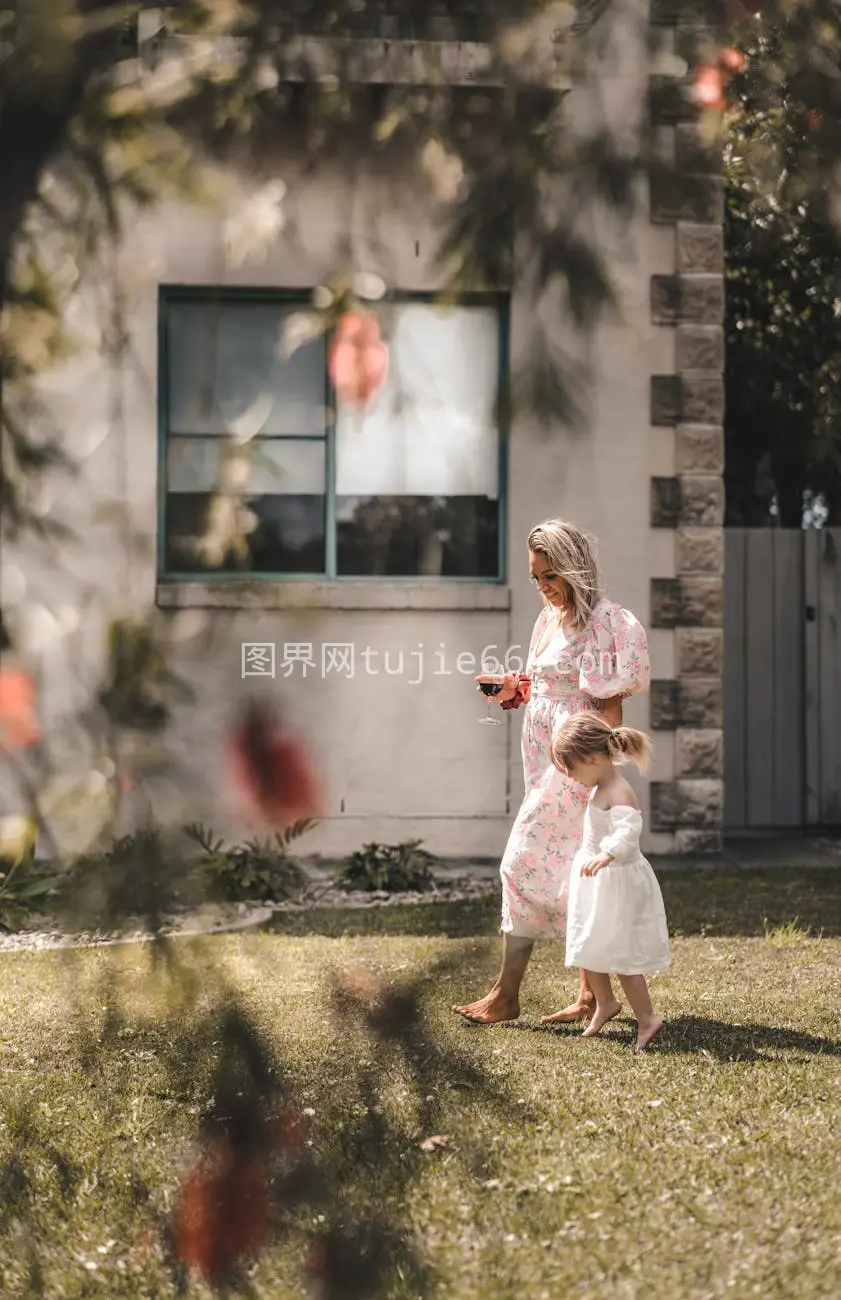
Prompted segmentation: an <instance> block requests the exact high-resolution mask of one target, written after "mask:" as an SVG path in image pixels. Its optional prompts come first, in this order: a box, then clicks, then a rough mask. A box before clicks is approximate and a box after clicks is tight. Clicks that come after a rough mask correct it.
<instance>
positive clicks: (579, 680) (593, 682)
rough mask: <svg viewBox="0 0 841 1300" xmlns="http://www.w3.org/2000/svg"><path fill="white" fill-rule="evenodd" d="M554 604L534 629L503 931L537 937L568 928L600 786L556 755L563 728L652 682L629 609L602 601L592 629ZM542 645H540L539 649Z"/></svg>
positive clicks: (505, 872)
mask: <svg viewBox="0 0 841 1300" xmlns="http://www.w3.org/2000/svg"><path fill="white" fill-rule="evenodd" d="M549 619H550V614H549V611H548V609H544V610H543V612H542V613H541V614H540V616H539V617H538V620H537V622H536V624H535V627H534V632H533V633H532V639H531V645H530V647H529V657H528V662H527V664H526V673H527V674H528V676H529V677H530V678H531V684H532V685H531V698H530V700H529V703H528V704H527V706H526V713H525V718H524V719H523V734H522V753H523V772H524V775H525V786H526V791H525V798H524V799H523V802H522V805H521V807H520V811H519V812H518V814H517V818H516V821H515V822H514V826H513V827H512V830H511V834H510V836H509V839H508V845H507V847H506V849H505V853H504V855H503V858H502V864H501V866H500V876H501V877H502V931H503V933H506V934H512V935H517V936H520V937H522V938H528V939H560V938H563V937H564V935H565V932H566V912H567V897H568V891H569V879H570V871H571V867H572V859H573V858H574V856H575V854H576V852H577V851H578V849H579V848H580V847H581V840H582V835H583V832H584V814H585V811H586V808H587V801H588V799H589V796H590V791H589V790H588V789H586V787H585V786H583V785H579V784H578V782H577V781H571V780H570V779H569V777H567V776H564V775H563V774H562V773H561V772H559V771H558V770H557V768H556V767H555V766H554V764H553V763H552V758H551V743H552V736H553V734H554V732H555V730H556V729H557V728H558V727H559V726H560V725H561V724H562V723H563V722H565V721H566V719H567V718H568V717H569V716H570V715H571V714H573V713H580V712H581V711H582V710H583V709H592V708H595V707H596V705H595V704H594V701H595V700H607V699H611V698H612V697H613V696H617V695H621V696H623V697H628V696H630V695H636V694H638V693H639V692H641V691H645V690H647V689H648V686H649V683H650V680H651V664H650V661H649V656H648V638H647V637H646V634H645V631H644V629H643V627H642V625H641V624H640V623H639V622H638V621H637V619H636V618H634V616H633V614H631V613H629V611H628V610H626V609H622V608H621V606H619V605H616V604H614V602H613V601H610V600H607V599H604V598H603V599H602V600H600V601H599V602H598V604H597V605H596V607H595V609H594V610H593V613H592V614H591V616H590V622H589V624H588V626H587V628H586V629H585V630H584V631H583V632H580V633H579V632H567V631H565V630H564V629H562V628H560V627H558V629H557V631H556V632H555V634H554V636H552V637H551V638H550V640H549V642H548V644H546V645H544V646H542V647H541V641H542V640H544V639H545V636H544V634H545V633H547V631H548V627H549ZM538 650H539V653H538Z"/></svg>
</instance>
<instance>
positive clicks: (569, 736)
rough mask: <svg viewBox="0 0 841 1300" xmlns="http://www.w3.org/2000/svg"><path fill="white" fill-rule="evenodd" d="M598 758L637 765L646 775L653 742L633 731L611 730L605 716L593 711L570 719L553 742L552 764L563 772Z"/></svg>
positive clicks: (621, 728)
mask: <svg viewBox="0 0 841 1300" xmlns="http://www.w3.org/2000/svg"><path fill="white" fill-rule="evenodd" d="M598 755H604V756H605V757H606V758H609V759H610V760H611V762H613V763H634V764H636V766H637V767H638V768H639V770H640V771H641V772H646V771H647V770H648V765H649V763H650V761H651V741H650V740H649V738H648V736H646V735H645V734H644V733H643V732H642V731H635V730H634V728H633V727H611V725H610V723H609V722H606V721H605V719H604V718H603V717H602V716H601V714H599V713H595V712H590V711H589V710H588V711H587V712H585V713H576V714H574V715H573V717H571V718H567V720H566V722H564V723H563V724H562V725H561V726H560V727H559V728H558V730H557V732H556V733H555V736H554V738H553V740H552V762H553V763H554V764H555V766H556V767H558V768H560V769H561V771H568V770H569V768H570V767H574V766H575V765H576V764H577V763H580V762H582V761H583V760H586V759H588V758H595V757H597V756H598Z"/></svg>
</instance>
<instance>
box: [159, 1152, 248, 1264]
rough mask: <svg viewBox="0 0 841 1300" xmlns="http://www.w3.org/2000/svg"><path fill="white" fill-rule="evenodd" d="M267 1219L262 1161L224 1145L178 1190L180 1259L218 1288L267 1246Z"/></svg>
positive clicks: (204, 1158) (209, 1154)
mask: <svg viewBox="0 0 841 1300" xmlns="http://www.w3.org/2000/svg"><path fill="white" fill-rule="evenodd" d="M269 1217H270V1216H269V1178H268V1171H267V1168H266V1164H265V1162H264V1160H262V1159H260V1158H259V1157H255V1156H253V1155H245V1154H243V1153H242V1152H238V1151H236V1150H235V1148H234V1147H233V1146H232V1145H231V1143H230V1142H229V1141H227V1140H226V1139H222V1140H220V1141H218V1142H216V1143H214V1145H213V1146H212V1147H211V1148H210V1149H209V1150H208V1151H207V1152H206V1153H205V1154H204V1155H203V1156H202V1157H201V1159H200V1160H199V1161H198V1162H197V1164H196V1165H195V1166H194V1167H193V1168H192V1169H191V1170H190V1172H189V1173H188V1174H187V1176H186V1177H185V1178H184V1180H183V1182H182V1184H181V1195H180V1199H179V1205H178V1214H177V1222H176V1234H177V1242H178V1254H179V1256H180V1258H181V1259H182V1261H183V1262H184V1263H185V1264H186V1265H187V1267H188V1268H189V1269H191V1270H192V1271H193V1272H194V1273H198V1274H200V1275H201V1276H202V1277H203V1278H205V1279H206V1280H207V1281H208V1282H211V1283H217V1282H222V1281H224V1280H225V1279H226V1278H228V1277H230V1275H231V1273H232V1272H233V1270H234V1268H235V1267H236V1265H237V1264H238V1263H240V1261H243V1260H245V1259H247V1258H253V1256H254V1255H256V1254H257V1253H258V1252H259V1250H260V1249H261V1248H262V1246H263V1245H264V1244H265V1241H266V1237H267V1235H268V1230H269Z"/></svg>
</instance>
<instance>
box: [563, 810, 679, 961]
mask: <svg viewBox="0 0 841 1300" xmlns="http://www.w3.org/2000/svg"><path fill="white" fill-rule="evenodd" d="M641 831H642V817H641V816H640V814H639V812H638V811H637V809H636V808H631V807H630V806H628V805H627V804H618V805H616V807H614V808H610V809H604V808H596V807H595V806H594V805H593V803H592V802H590V803H588V805H587V810H586V813H585V815H584V838H583V840H582V845H581V848H580V849H579V850H578V852H577V853H576V855H575V857H574V859H573V863H572V875H571V879H570V887H569V910H568V913H567V941H566V964H567V966H578V967H580V968H581V969H582V970H591V971H595V972H596V973H598V974H604V975H650V974H652V973H653V972H655V971H658V970H663V969H664V968H665V967H666V966H669V965H670V964H671V955H670V952H669V928H668V925H667V923H666V909H665V908H664V906H663V895H662V894H661V893H660V886H659V884H658V883H657V877H656V876H655V874H654V872H653V870H652V869H651V864H650V863H649V862H647V861H646V859H645V858H644V857H643V855H642V853H641V852H640V833H641ZM600 853H611V854H613V858H614V861H613V862H612V863H611V864H610V866H609V867H605V868H604V869H603V870H602V871H600V872H599V873H598V874H597V875H595V876H582V874H581V867H582V865H583V864H584V863H585V862H588V861H589V860H590V859H591V858H595V857H598V856H599V854H600Z"/></svg>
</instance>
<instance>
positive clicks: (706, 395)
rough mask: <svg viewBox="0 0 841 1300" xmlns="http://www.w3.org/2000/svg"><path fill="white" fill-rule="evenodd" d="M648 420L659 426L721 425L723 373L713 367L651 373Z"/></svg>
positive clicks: (722, 420)
mask: <svg viewBox="0 0 841 1300" xmlns="http://www.w3.org/2000/svg"><path fill="white" fill-rule="evenodd" d="M651 423H652V424H653V425H655V426H656V427H658V428H666V427H668V428H673V427H675V426H676V425H678V424H723V423H724V376H723V375H722V374H720V373H716V372H715V371H712V370H686V371H683V373H682V374H679V375H652V376H651Z"/></svg>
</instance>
